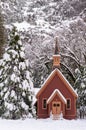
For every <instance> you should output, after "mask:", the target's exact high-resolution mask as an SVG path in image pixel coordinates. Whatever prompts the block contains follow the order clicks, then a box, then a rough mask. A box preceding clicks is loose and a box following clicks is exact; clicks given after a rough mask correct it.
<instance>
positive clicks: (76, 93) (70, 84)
mask: <svg viewBox="0 0 86 130" xmlns="http://www.w3.org/2000/svg"><path fill="white" fill-rule="evenodd" d="M56 70H57V71H58V72H59V73H60V74H61V76H62V78H63V79H64V80H65V81H66V83H67V84H68V85H69V86H70V88H71V90H72V91H73V92H74V93H75V94H76V96H77V97H78V94H77V93H76V91H75V90H74V89H73V87H72V86H71V84H70V83H69V82H68V81H67V79H66V78H65V77H64V75H63V74H62V73H61V72H60V70H59V69H56Z"/></svg>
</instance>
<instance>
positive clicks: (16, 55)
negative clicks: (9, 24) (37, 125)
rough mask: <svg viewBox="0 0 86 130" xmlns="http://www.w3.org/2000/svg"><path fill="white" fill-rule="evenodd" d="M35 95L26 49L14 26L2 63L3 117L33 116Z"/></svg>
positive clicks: (0, 99)
mask: <svg viewBox="0 0 86 130" xmlns="http://www.w3.org/2000/svg"><path fill="white" fill-rule="evenodd" d="M33 96H34V93H33V83H32V81H31V79H30V74H29V71H28V62H27V60H26V59H25V50H24V47H23V45H22V43H21V40H20V38H19V35H18V33H17V31H16V29H15V27H14V28H13V30H12V33H11V35H10V37H9V43H8V47H7V48H6V49H5V53H4V55H3V59H2V60H1V63H0V115H1V117H3V118H9V119H19V118H22V117H25V116H28V115H29V116H33V115H34V114H35V112H34V108H33Z"/></svg>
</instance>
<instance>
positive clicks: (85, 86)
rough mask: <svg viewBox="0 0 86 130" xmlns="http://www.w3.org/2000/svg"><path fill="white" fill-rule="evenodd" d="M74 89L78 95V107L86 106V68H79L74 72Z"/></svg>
mask: <svg viewBox="0 0 86 130" xmlns="http://www.w3.org/2000/svg"><path fill="white" fill-rule="evenodd" d="M75 75H76V81H75V89H76V91H77V93H78V105H79V106H80V105H83V106H86V67H83V66H80V68H77V69H76V70H75Z"/></svg>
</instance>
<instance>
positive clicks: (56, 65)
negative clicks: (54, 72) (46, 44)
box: [53, 37, 61, 69]
mask: <svg viewBox="0 0 86 130" xmlns="http://www.w3.org/2000/svg"><path fill="white" fill-rule="evenodd" d="M60 57H61V56H60V54H59V45H58V38H57V37H56V39H55V51H54V55H53V69H55V68H58V69H60Z"/></svg>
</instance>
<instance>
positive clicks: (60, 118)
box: [52, 113, 63, 120]
mask: <svg viewBox="0 0 86 130" xmlns="http://www.w3.org/2000/svg"><path fill="white" fill-rule="evenodd" d="M52 119H53V120H62V119H63V114H62V113H60V114H52Z"/></svg>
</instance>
